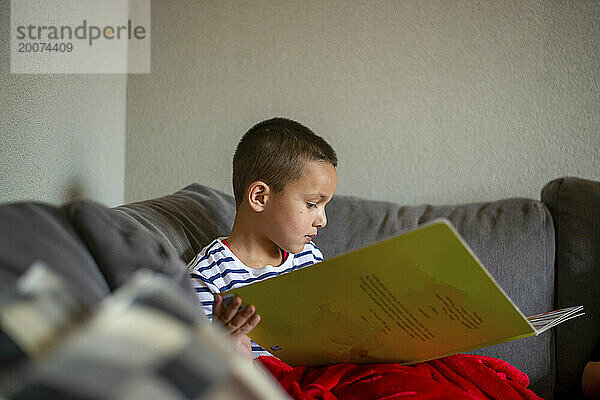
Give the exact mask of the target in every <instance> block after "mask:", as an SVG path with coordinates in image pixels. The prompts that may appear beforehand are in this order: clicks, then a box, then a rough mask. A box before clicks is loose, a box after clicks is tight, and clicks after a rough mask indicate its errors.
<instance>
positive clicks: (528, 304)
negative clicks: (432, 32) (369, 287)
mask: <svg viewBox="0 0 600 400" xmlns="http://www.w3.org/2000/svg"><path fill="white" fill-rule="evenodd" d="M116 210H117V211H118V212H120V213H122V214H123V215H126V216H128V217H129V218H130V219H131V220H132V221H136V222H137V223H138V224H140V225H141V226H144V227H145V228H147V229H150V230H152V231H154V232H155V233H157V234H158V235H160V236H161V237H162V238H163V239H165V241H166V242H168V243H169V244H170V246H171V247H172V249H173V250H174V251H175V253H176V254H178V255H179V257H181V258H182V260H183V261H185V262H188V261H189V260H191V259H192V258H193V256H194V255H195V254H196V253H197V252H199V251H200V250H201V249H202V248H203V247H204V246H206V245H207V244H208V243H210V242H211V241H212V240H213V239H214V238H215V237H218V236H227V235H228V234H229V232H230V230H231V227H232V225H233V220H234V216H235V202H234V199H233V197H231V196H229V195H227V194H225V193H222V192H219V191H217V190H214V189H211V188H208V187H206V186H202V185H199V184H193V185H190V186H188V187H186V188H185V189H183V190H180V191H178V192H177V193H175V194H173V195H169V196H165V197H161V198H159V199H153V200H148V201H143V202H138V203H133V204H129V205H124V206H121V207H118V208H117V209H116ZM327 216H328V224H327V226H326V227H325V228H323V229H322V231H321V232H320V233H319V235H318V236H317V237H316V238H315V243H316V244H317V245H318V246H319V247H320V248H321V250H322V251H323V253H324V255H325V257H332V256H334V255H337V254H339V253H342V252H346V251H349V250H352V249H356V248H359V247H362V246H365V245H367V244H369V243H373V242H375V241H378V240H382V239H385V238H388V237H390V236H393V235H396V234H398V233H400V232H403V231H406V230H409V229H411V228H414V227H416V226H417V225H419V224H421V223H424V222H427V221H430V220H432V219H435V218H439V217H447V218H449V219H450V221H452V223H453V224H454V225H455V227H456V228H457V230H458V231H459V232H460V234H461V235H462V236H463V237H464V238H465V240H466V241H467V243H468V244H469V245H470V246H471V247H472V249H473V250H474V252H475V254H476V255H477V256H478V257H479V258H480V260H481V261H482V262H483V264H484V265H485V266H486V267H487V268H488V270H489V272H490V273H491V274H492V276H493V277H494V278H495V279H496V281H497V282H498V283H499V284H500V286H502V288H503V289H504V290H505V291H506V293H507V294H508V295H509V297H511V298H512V299H513V301H514V302H515V304H516V305H517V306H518V307H519V308H520V309H521V310H522V311H523V313H525V314H526V315H528V314H534V313H538V312H543V311H548V310H550V309H552V306H553V303H554V230H553V226H552V220H551V217H550V214H549V212H548V210H547V209H546V207H545V206H544V205H543V204H542V203H540V202H538V201H535V200H530V199H509V200H502V201H497V202H492V203H475V204H463V205H455V206H429V205H422V206H400V205H398V204H394V203H389V202H378V201H372V200H365V199H359V198H355V197H349V196H341V195H339V196H335V197H334V199H333V200H332V201H331V203H330V204H329V205H328V206H327ZM551 346H552V334H551V333H547V334H544V335H541V336H539V337H535V338H529V339H525V340H519V341H515V342H511V343H505V344H501V345H497V346H493V347H490V348H486V349H482V350H479V351H477V352H476V353H477V354H485V355H490V356H494V357H498V358H501V359H503V360H506V361H508V362H510V363H511V364H513V365H515V366H516V367H517V368H520V369H521V370H522V371H524V372H526V373H527V374H528V375H529V377H530V379H531V382H532V385H531V388H532V389H533V390H534V391H535V392H536V393H538V394H539V395H541V396H545V397H549V396H550V395H551V390H552V385H553V383H554V382H553V374H552V371H553V368H554V358H553V357H554V353H553V351H551Z"/></svg>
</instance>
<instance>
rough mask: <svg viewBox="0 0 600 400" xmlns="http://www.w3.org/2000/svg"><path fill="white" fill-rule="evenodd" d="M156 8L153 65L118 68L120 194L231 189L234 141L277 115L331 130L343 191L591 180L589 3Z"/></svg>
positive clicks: (594, 80) (597, 111) (435, 199)
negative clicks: (143, 70)
mask: <svg viewBox="0 0 600 400" xmlns="http://www.w3.org/2000/svg"><path fill="white" fill-rule="evenodd" d="M152 6H153V14H152V74H151V75H137V76H130V78H129V80H128V89H127V94H128V99H127V146H126V150H127V152H126V194H125V196H126V200H128V201H131V200H140V199H144V198H149V197H153V196H158V195H164V194H167V193H170V192H172V191H174V190H177V189H179V188H181V187H183V186H184V185H186V184H189V183H192V182H200V183H203V184H208V185H211V186H213V187H216V188H218V189H221V190H224V191H227V192H231V188H230V187H231V184H230V179H231V178H230V174H231V165H230V164H231V161H230V160H231V157H232V155H233V151H234V149H235V146H236V144H237V141H238V140H239V138H240V136H241V135H242V134H243V133H244V132H245V131H246V130H247V129H248V128H249V127H250V126H251V125H253V124H254V123H256V122H258V121H259V120H262V119H265V118H268V117H271V116H288V117H290V118H293V119H296V120H298V121H300V122H303V123H305V124H306V125H307V126H309V127H310V128H312V129H313V130H314V131H315V132H317V133H319V134H321V135H322V136H324V137H325V138H326V139H327V140H329V141H330V142H331V144H332V145H333V146H334V148H335V149H336V150H337V152H338V155H339V158H340V166H339V169H338V172H339V177H340V181H339V186H338V193H343V194H353V195H358V196H363V197H368V198H374V199H386V200H393V201H398V202H402V203H423V202H429V203H438V204H440V203H458V202H467V201H476V200H493V199H500V198H505V197H511V196H527V197H533V198H539V191H540V189H541V187H542V186H543V185H544V183H545V182H547V181H548V180H550V179H552V178H555V177H558V176H562V175H577V176H581V177H587V178H592V179H600V167H599V157H598V156H599V153H600V98H599V82H600V69H599V67H598V64H599V60H600V40H599V39H600V37H599V32H600V3H599V2H598V1H583V0H582V1H547V0H543V1H508V0H501V1H487V0H486V1H471V0H469V1H422V0H414V1H396V0H393V1H379V0H377V1H359V0H352V1H341V0H340V1H333V0H331V1H266V0H265V1H222V0H214V1H198V0H178V1H177V2H170V1H161V0H154V1H153V2H152Z"/></svg>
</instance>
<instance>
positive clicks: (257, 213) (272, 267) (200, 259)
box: [188, 118, 337, 357]
mask: <svg viewBox="0 0 600 400" xmlns="http://www.w3.org/2000/svg"><path fill="white" fill-rule="evenodd" d="M336 166H337V156H336V154H335V151H334V150H333V149H332V148H331V146H330V145H329V144H328V143H327V142H326V141H325V140H324V139H323V138H321V137H319V136H317V135H316V134H314V133H313V132H312V131H311V130H310V129H308V128H307V127H305V126H303V125H301V124H299V123H298V122H295V121H292V120H289V119H285V118H273V119H270V120H267V121H263V122H261V123H259V124H257V125H255V126H254V127H252V128H251V129H250V130H249V131H248V132H246V134H245V135H244V136H243V137H242V139H241V141H240V143H239V144H238V147H237V149H236V151H235V154H234V157H233V190H234V195H235V201H236V216H235V220H234V223H233V229H232V231H231V234H230V235H229V237H227V238H217V239H215V240H214V241H213V242H212V243H210V244H209V245H208V246H206V247H205V248H204V249H203V250H202V251H201V252H200V253H199V254H198V255H197V256H196V257H195V258H194V259H193V260H192V261H191V262H190V263H189V264H188V268H189V271H190V276H191V278H192V283H193V286H194V287H195V289H196V292H197V294H198V296H199V298H200V301H201V302H202V305H203V307H204V311H205V313H206V314H207V315H208V316H209V318H210V317H212V318H213V320H214V319H218V320H219V321H221V322H222V323H223V324H224V325H225V327H226V328H227V329H228V330H229V331H230V332H232V333H233V334H234V335H237V336H238V339H239V337H240V336H241V337H245V335H246V334H247V333H248V332H250V331H251V330H252V329H253V328H254V327H255V326H256V325H257V324H258V322H259V321H260V317H259V316H258V315H256V314H255V309H254V307H253V306H248V307H246V308H245V309H243V310H241V311H239V312H237V309H238V307H239V306H240V305H241V299H240V298H239V297H236V298H235V299H234V300H233V303H232V304H231V305H230V306H229V307H227V308H224V307H223V303H222V298H221V296H220V295H216V294H217V293H220V292H223V291H226V290H229V289H232V288H236V287H241V286H245V285H248V284H250V283H254V282H258V281H262V280H264V279H268V278H271V277H274V276H277V275H280V274H283V273H287V272H291V271H293V270H296V269H299V268H303V267H307V266H309V265H312V264H314V263H317V262H319V261H322V260H323V255H322V254H321V252H320V251H319V249H318V248H317V246H315V244H314V243H313V242H312V239H313V238H314V237H315V236H316V235H317V232H318V229H319V228H322V227H324V226H325V224H326V223H327V218H326V216H325V205H326V204H327V203H328V202H329V201H330V200H331V198H332V197H333V193H334V191H335V188H336V186H337V174H336V171H335V168H336ZM273 300H274V301H276V294H274V295H273ZM239 343H240V342H239V341H238V346H239ZM260 355H270V353H268V352H266V351H265V350H264V349H262V348H261V347H260V346H258V345H256V344H254V343H252V356H253V357H258V356H260Z"/></svg>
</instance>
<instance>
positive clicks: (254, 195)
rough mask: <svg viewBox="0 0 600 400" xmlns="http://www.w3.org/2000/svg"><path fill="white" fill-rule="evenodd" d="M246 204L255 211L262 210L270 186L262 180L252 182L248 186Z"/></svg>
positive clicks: (268, 194) (269, 193)
mask: <svg viewBox="0 0 600 400" xmlns="http://www.w3.org/2000/svg"><path fill="white" fill-rule="evenodd" d="M247 195H248V198H247V200H248V204H249V205H250V208H252V209H253V210H254V211H256V212H262V211H263V210H264V209H265V206H266V205H267V202H268V201H269V196H270V195H271V188H270V187H269V185H267V184H266V183H264V182H263V181H256V182H252V183H251V184H250V186H249V187H248V194H247Z"/></svg>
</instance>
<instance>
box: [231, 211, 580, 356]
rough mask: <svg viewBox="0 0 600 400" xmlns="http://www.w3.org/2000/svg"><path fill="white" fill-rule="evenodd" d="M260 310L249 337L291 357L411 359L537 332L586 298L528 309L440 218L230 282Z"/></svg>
mask: <svg viewBox="0 0 600 400" xmlns="http://www.w3.org/2000/svg"><path fill="white" fill-rule="evenodd" d="M236 294H237V295H239V296H240V297H241V298H242V299H243V301H244V303H245V304H253V305H255V306H256V308H257V310H258V314H259V315H260V316H261V317H262V319H261V322H260V323H259V324H258V326H257V327H256V328H254V330H253V331H252V332H251V333H250V335H249V336H250V337H251V338H252V339H253V340H254V341H255V342H256V343H258V344H260V345H261V346H262V347H263V348H265V349H266V350H268V351H270V352H271V353H273V355H275V356H277V357H279V358H280V359H281V360H282V361H284V362H286V363H288V364H290V365H323V364H329V363H338V362H353V363H372V362H400V363H404V364H411V363H416V362H420V361H426V360H431V359H435V358H439V357H443V356H447V355H450V354H455V353H459V352H464V351H470V350H473V349H476V348H480V347H486V346H491V345H494V344H497V343H501V342H507V341H511V340H515V339H519V338H525V337H528V336H533V335H536V334H538V333H541V332H543V331H544V330H547V329H549V328H550V327H552V326H555V325H556V324H558V323H560V322H563V321H566V320H568V319H570V318H574V317H576V316H579V315H582V314H583V313H582V309H583V307H582V306H578V307H571V308H569V309H563V310H558V311H555V312H551V313H545V314H539V315H536V316H533V317H532V319H531V321H530V320H529V319H528V318H526V317H525V316H524V315H523V314H522V313H521V311H519V309H518V308H517V307H516V306H515V305H514V304H513V302H512V301H511V300H510V299H509V298H508V296H506V294H505V293H504V291H503V290H502V289H501V288H500V287H499V286H498V285H497V284H496V282H495V281H494V279H493V278H492V276H491V275H490V274H489V273H488V272H487V270H486V269H485V268H484V267H483V265H482V264H481V262H479V260H478V259H477V257H476V256H475V255H474V254H473V252H472V251H471V250H470V249H469V247H468V246H467V244H466V243H465V242H464V240H463V239H462V238H461V237H460V235H459V234H458V233H457V232H456V230H455V229H454V228H453V226H452V224H451V223H450V221H448V220H446V219H439V220H436V221H434V222H432V223H429V224H427V225H423V226H421V227H418V228H417V229H415V230H413V231H410V232H407V233H404V234H401V235H399V236H396V237H393V238H390V239H387V240H384V241H381V242H378V243H375V244H372V245H370V246H368V247H365V248H362V249H359V250H355V251H352V252H349V253H346V254H342V255H340V256H337V257H334V258H331V259H327V260H325V261H323V262H321V263H318V264H315V265H313V266H310V267H306V268H303V269H300V270H297V271H294V272H292V273H289V274H284V275H280V276H278V277H276V278H273V279H267V280H265V281H262V282H259V283H255V284H251V285H248V286H245V287H242V288H238V289H232V290H230V291H228V292H226V293H225V298H226V299H231V298H232V297H233V295H236Z"/></svg>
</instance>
